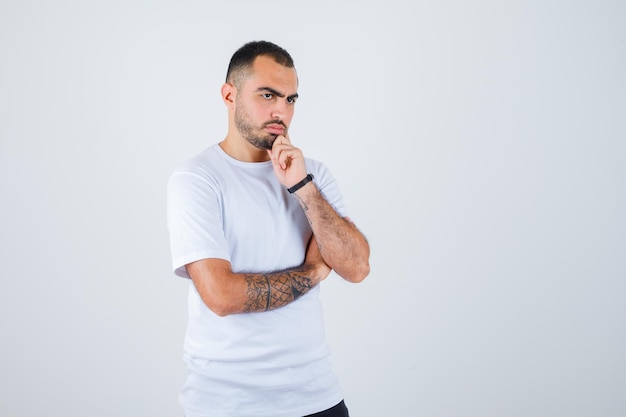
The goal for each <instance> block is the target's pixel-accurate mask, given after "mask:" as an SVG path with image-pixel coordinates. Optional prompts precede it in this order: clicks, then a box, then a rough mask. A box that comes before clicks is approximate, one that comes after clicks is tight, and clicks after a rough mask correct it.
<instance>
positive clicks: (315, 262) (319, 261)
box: [304, 235, 332, 283]
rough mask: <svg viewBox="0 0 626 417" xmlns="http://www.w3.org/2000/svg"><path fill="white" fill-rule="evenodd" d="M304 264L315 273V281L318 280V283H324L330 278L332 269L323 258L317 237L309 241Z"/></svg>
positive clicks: (312, 237)
mask: <svg viewBox="0 0 626 417" xmlns="http://www.w3.org/2000/svg"><path fill="white" fill-rule="evenodd" d="M304 264H305V266H307V267H310V268H311V269H312V270H314V271H316V272H315V277H314V279H316V280H317V283H319V282H322V281H323V280H325V279H326V277H328V275H329V274H330V271H332V269H331V268H330V267H329V266H328V265H326V262H324V259H323V258H322V254H321V252H320V248H319V246H318V245H317V239H316V238H315V235H313V236H311V240H310V241H309V246H308V247H307V249H306V256H305V258H304Z"/></svg>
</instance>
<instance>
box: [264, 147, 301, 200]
mask: <svg viewBox="0 0 626 417" xmlns="http://www.w3.org/2000/svg"><path fill="white" fill-rule="evenodd" d="M267 152H268V154H269V156H270V158H271V160H272V166H273V167H274V174H275V175H276V178H277V179H278V181H279V182H280V183H281V184H282V185H283V186H285V187H286V188H289V187H292V186H294V185H295V184H297V183H299V182H300V181H302V179H303V178H304V177H306V174H307V172H306V165H305V163H304V155H303V154H302V151H301V150H300V149H298V148H296V147H295V146H293V145H292V144H291V141H290V140H289V136H283V135H279V136H278V137H277V138H276V140H275V141H274V144H273V145H272V149H271V150H268V151H267Z"/></svg>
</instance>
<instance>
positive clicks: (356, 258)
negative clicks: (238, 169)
mask: <svg viewBox="0 0 626 417" xmlns="http://www.w3.org/2000/svg"><path fill="white" fill-rule="evenodd" d="M268 152H269V155H270V157H271V158H272V163H273V166H274V173H275V174H276V177H277V178H278V180H279V181H280V182H281V184H283V185H284V186H285V187H287V188H289V187H291V186H293V185H294V184H296V183H298V182H299V181H300V180H302V178H304V177H305V176H306V167H305V164H304V156H303V155H302V152H301V151H300V150H299V149H298V148H295V147H294V146H293V145H292V144H291V142H290V141H289V138H288V137H285V136H279V137H278V138H277V139H276V140H275V141H274V145H273V147H272V150H271V151H268ZM294 195H295V197H296V198H297V199H298V201H299V202H300V206H301V207H302V209H303V210H304V213H305V214H306V216H307V218H308V220H309V223H310V224H311V228H312V230H313V234H314V235H315V237H316V238H317V243H318V245H319V248H320V251H321V255H322V257H323V259H324V262H326V264H327V265H328V266H330V267H331V268H332V269H334V270H335V272H336V273H337V274H338V275H339V276H341V277H343V278H344V279H346V280H347V281H350V282H361V281H363V280H364V279H365V277H367V275H368V274H369V270H370V267H369V255H370V249H369V244H368V242H367V240H366V239H365V236H363V234H362V233H361V232H360V231H359V230H358V229H357V228H356V226H355V225H354V223H352V222H351V221H350V220H349V219H347V218H342V217H340V216H339V215H338V214H337V212H336V211H335V210H334V209H333V208H332V206H331V205H330V204H329V203H328V202H327V201H326V199H325V198H324V196H323V195H322V194H321V193H320V192H319V190H318V189H317V187H316V186H315V184H314V183H313V182H309V183H308V184H306V185H305V186H304V187H302V188H300V189H299V190H297V191H296V192H295V193H294Z"/></svg>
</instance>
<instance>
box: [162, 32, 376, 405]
mask: <svg viewBox="0 0 626 417" xmlns="http://www.w3.org/2000/svg"><path fill="white" fill-rule="evenodd" d="M297 87H298V79H297V75H296V70H295V68H294V63H293V60H292V58H291V56H290V55H289V54H288V53H287V51H285V50H284V49H282V48H280V47H279V46H277V45H275V44H273V43H270V42H265V41H259V42H250V43H248V44H246V45H244V46H242V47H241V48H240V49H239V50H238V51H237V52H235V54H234V55H233V57H232V59H231V62H230V65H229V67H228V72H227V76H226V83H225V84H224V85H223V86H222V90H221V93H222V99H223V101H224V103H225V104H226V107H227V108H228V133H227V135H226V138H225V139H224V140H223V141H222V142H219V143H218V144H214V145H212V146H210V147H209V148H207V149H206V150H204V151H203V152H201V153H200V154H198V155H196V156H195V157H193V158H192V159H190V160H189V161H187V162H186V163H185V164H183V165H182V166H181V167H179V168H178V169H177V170H176V171H175V172H174V173H173V174H172V176H171V178H170V181H169V184H168V227H169V229H170V240H171V249H172V257H173V267H174V272H175V274H177V275H179V276H182V277H187V278H191V280H192V281H193V284H194V285H191V286H190V290H189V323H188V328H187V333H186V336H185V346H184V351H185V355H184V357H185V361H186V362H187V364H188V376H187V381H186V383H185V385H184V387H183V389H182V391H181V394H180V401H181V405H182V407H183V409H184V411H185V416H186V417H208V416H211V417H221V416H230V417H235V416H236V417H246V416H255V417H262V416H267V417H270V416H271V417H296V416H298V417H301V416H306V415H311V414H315V415H317V416H347V415H348V411H347V408H346V407H345V404H344V403H343V396H342V394H341V390H340V387H339V384H338V382H337V379H336V377H335V376H334V374H333V372H332V370H331V367H330V364H329V361H328V358H327V357H328V354H329V350H328V347H327V345H326V342H325V336H324V324H323V316H322V309H321V303H320V300H319V286H318V284H319V283H320V282H321V281H322V280H324V279H325V278H326V277H327V276H328V275H329V273H330V271H331V269H332V270H334V271H335V272H336V273H337V274H338V275H340V276H341V277H343V278H344V279H346V280H348V281H350V282H360V281H362V280H363V279H364V278H365V277H366V276H367V275H368V273H369V245H368V243H367V241H366V239H365V237H364V236H363V235H362V234H361V232H359V230H358V229H357V228H356V227H355V225H354V224H353V223H352V222H351V221H350V220H349V219H348V218H347V217H346V216H347V213H346V208H345V206H344V204H343V202H342V196H341V194H340V192H339V188H338V186H337V184H336V182H335V180H334V179H333V177H332V176H331V174H330V172H329V171H328V170H327V169H326V167H325V166H324V165H323V164H321V163H320V162H317V161H315V160H312V159H309V158H305V157H304V156H303V154H302V151H301V150H300V149H298V148H296V147H295V146H293V145H292V143H291V140H290V138H289V134H288V132H289V130H288V129H289V125H290V123H291V119H292V117H293V112H294V107H295V102H296V99H297V98H298V93H297Z"/></svg>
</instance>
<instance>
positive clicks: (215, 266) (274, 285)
mask: <svg viewBox="0 0 626 417" xmlns="http://www.w3.org/2000/svg"><path fill="white" fill-rule="evenodd" d="M186 268H187V272H188V273H189V276H190V277H191V279H192V280H193V283H194V285H195V286H196V289H197V290H198V293H199V294H200V297H201V298H202V301H204V303H205V304H206V305H207V307H208V308H210V309H211V310H212V311H213V312H214V313H215V314H217V315H218V316H222V317H224V316H227V315H229V314H237V313H253V312H261V311H268V310H274V309H276V308H279V307H282V306H285V305H287V304H289V303H291V302H293V301H295V300H297V299H298V298H300V297H301V296H302V295H304V294H306V293H307V292H309V290H311V288H313V287H315V286H316V285H317V284H318V283H320V282H321V281H322V280H324V279H325V278H326V277H327V276H328V274H329V273H330V268H329V267H328V265H326V264H325V263H324V261H323V260H322V257H321V254H320V252H319V249H318V245H317V243H316V240H315V237H314V236H313V237H312V238H311V241H310V242H309V246H308V248H307V253H306V256H305V260H304V263H303V264H302V265H301V266H300V267H297V268H293V269H290V270H286V271H281V272H274V273H267V274H262V273H242V274H238V273H234V272H233V271H232V268H231V264H230V262H228V261H226V260H224V259H215V258H211V259H202V260H199V261H196V262H193V263H190V264H188V265H187V266H186Z"/></svg>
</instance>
